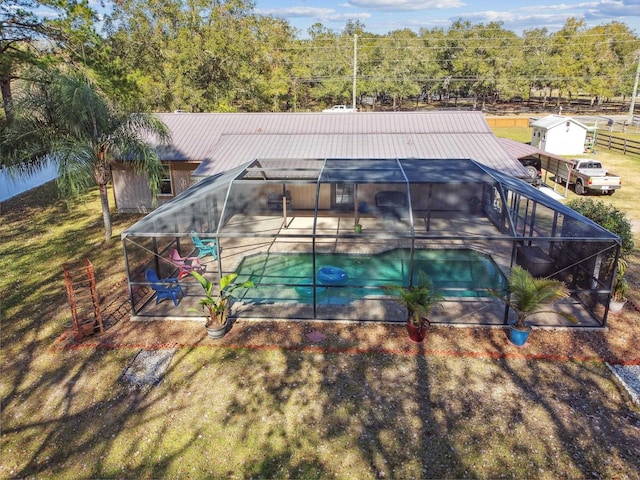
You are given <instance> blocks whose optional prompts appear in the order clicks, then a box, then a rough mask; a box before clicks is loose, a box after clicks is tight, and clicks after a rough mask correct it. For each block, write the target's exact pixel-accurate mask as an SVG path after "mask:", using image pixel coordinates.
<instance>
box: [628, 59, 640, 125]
mask: <svg viewBox="0 0 640 480" xmlns="http://www.w3.org/2000/svg"><path fill="white" fill-rule="evenodd" d="M636 61H637V62H638V66H637V67H636V79H635V80H634V82H633V94H632V95H631V103H630V104H629V118H628V119H627V123H628V124H629V125H632V124H633V110H634V109H635V107H636V95H638V79H639V78H640V58H636Z"/></svg>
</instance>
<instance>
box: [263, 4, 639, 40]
mask: <svg viewBox="0 0 640 480" xmlns="http://www.w3.org/2000/svg"><path fill="white" fill-rule="evenodd" d="M256 2H257V3H256V11H257V12H258V13H263V14H270V15H273V16H277V17H282V18H285V19H286V20H288V21H289V23H290V24H291V25H293V26H294V27H296V28H298V29H299V30H300V31H301V32H300V33H301V36H302V37H305V36H306V32H307V29H308V28H309V26H311V25H313V24H314V23H316V22H320V23H322V24H323V25H324V26H325V27H327V28H330V29H332V30H335V31H341V30H342V29H343V28H344V25H345V22H346V21H347V20H348V19H352V20H359V21H361V22H362V23H364V25H365V27H366V28H365V30H366V31H367V32H371V33H378V34H384V33H387V32H389V31H391V30H397V29H401V28H410V29H412V30H415V31H416V32H417V31H418V30H419V29H420V28H427V29H429V28H433V27H441V28H444V29H446V28H448V27H449V26H450V25H451V23H452V22H453V21H455V20H457V19H459V18H461V19H463V20H469V21H470V22H471V23H472V24H478V23H484V24H486V23H488V22H491V21H501V22H503V24H504V28H506V29H507V30H511V31H513V32H515V33H517V34H518V35H520V34H522V32H523V31H524V30H528V29H531V28H536V27H546V28H547V29H548V30H549V31H550V32H553V31H556V30H558V29H560V28H561V27H562V26H563V25H564V23H565V21H566V19H567V18H570V17H575V18H578V19H583V20H585V22H586V23H587V26H589V27H592V26H595V25H601V24H603V23H608V22H611V21H614V20H616V21H620V22H624V23H626V24H627V25H628V26H629V27H630V28H631V29H632V30H633V31H634V32H635V33H636V34H640V0H595V1H580V0H566V1H565V2H562V1H560V0H516V1H513V0H512V1H507V0H486V1H481V2H480V1H470V0H466V1H465V0H256Z"/></svg>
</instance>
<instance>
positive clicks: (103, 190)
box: [98, 183, 112, 243]
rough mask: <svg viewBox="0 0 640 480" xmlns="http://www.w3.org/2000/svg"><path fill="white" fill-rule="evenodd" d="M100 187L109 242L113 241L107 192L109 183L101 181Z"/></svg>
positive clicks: (103, 217) (106, 234) (105, 232)
mask: <svg viewBox="0 0 640 480" xmlns="http://www.w3.org/2000/svg"><path fill="white" fill-rule="evenodd" d="M98 187H99V188H100V204H101V205H102V219H103V220H104V237H105V241H106V242H107V243H108V242H110V241H111V234H112V231H111V212H109V196H108V192H107V184H106V183H101V184H100V185H98Z"/></svg>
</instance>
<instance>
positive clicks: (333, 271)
mask: <svg viewBox="0 0 640 480" xmlns="http://www.w3.org/2000/svg"><path fill="white" fill-rule="evenodd" d="M346 279H347V272H345V271H344V270H343V269H341V268H338V267H332V266H331V265H327V266H326V267H322V268H320V270H318V281H319V282H320V283H324V284H335V283H342V282H344V281H345V280H346Z"/></svg>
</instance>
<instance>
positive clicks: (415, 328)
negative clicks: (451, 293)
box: [383, 272, 444, 343]
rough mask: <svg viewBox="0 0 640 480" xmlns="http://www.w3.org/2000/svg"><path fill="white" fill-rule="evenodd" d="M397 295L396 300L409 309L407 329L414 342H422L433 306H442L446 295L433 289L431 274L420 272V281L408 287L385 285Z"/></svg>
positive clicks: (386, 288)
mask: <svg viewBox="0 0 640 480" xmlns="http://www.w3.org/2000/svg"><path fill="white" fill-rule="evenodd" d="M383 288H384V289H385V290H388V291H390V292H392V293H394V294H395V295H396V300H397V301H398V302H399V303H400V304H401V305H403V306H404V307H405V308H406V309H407V331H408V332H409V338H410V339H411V340H413V341H414V342H418V343H420V342H422V341H423V340H424V338H425V336H426V334H427V328H428V327H429V325H430V322H429V318H428V315H429V313H431V309H432V308H433V307H437V306H441V304H440V302H441V301H442V300H443V299H444V297H443V296H442V295H441V294H440V293H438V292H437V291H435V290H433V288H432V283H431V279H430V278H429V276H428V275H427V274H426V273H424V272H420V273H419V274H418V282H417V283H415V284H414V285H410V286H408V287H404V286H399V285H389V286H385V287H383Z"/></svg>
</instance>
